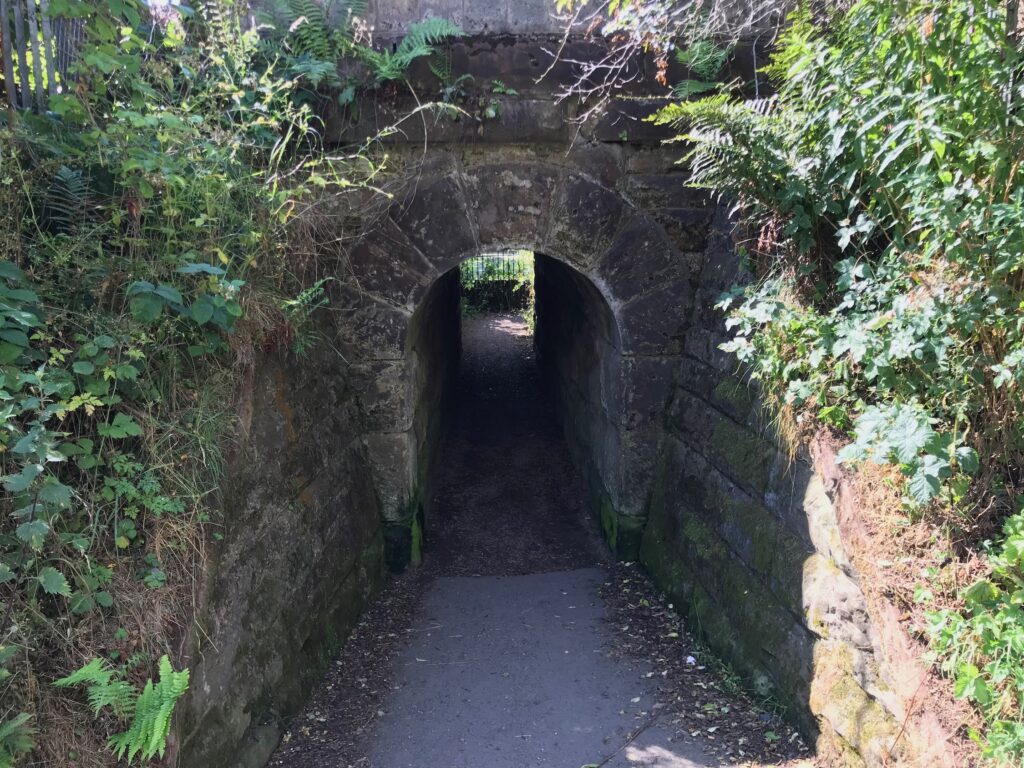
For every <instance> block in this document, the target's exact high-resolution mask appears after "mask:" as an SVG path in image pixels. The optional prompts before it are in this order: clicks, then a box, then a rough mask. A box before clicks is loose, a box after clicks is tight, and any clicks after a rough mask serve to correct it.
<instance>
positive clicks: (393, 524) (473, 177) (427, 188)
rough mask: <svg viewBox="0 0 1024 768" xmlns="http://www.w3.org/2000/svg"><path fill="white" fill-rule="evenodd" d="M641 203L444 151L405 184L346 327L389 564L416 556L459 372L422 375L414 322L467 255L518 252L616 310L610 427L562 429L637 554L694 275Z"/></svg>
mask: <svg viewBox="0 0 1024 768" xmlns="http://www.w3.org/2000/svg"><path fill="white" fill-rule="evenodd" d="M634 198H635V196H633V195H630V194H628V193H626V192H624V191H622V190H619V189H616V188H614V187H611V186H609V185H607V184H605V183H603V182H602V181H601V180H598V179H597V178H595V177H594V176H592V175H591V174H589V173H587V172H586V171H584V170H580V169H577V168H574V167H573V166H572V165H571V164H568V165H566V164H556V163H553V162H525V163H524V162H517V163H512V162H493V161H487V160H485V161H484V162H482V163H480V164H471V163H465V164H464V163H462V162H460V161H458V160H457V159H455V158H454V157H453V156H451V155H448V154H444V155H442V156H440V157H437V158H431V159H430V161H429V162H424V163H421V164H420V166H419V167H418V168H417V169H416V171H415V173H412V174H410V178H409V181H408V183H407V185H406V186H405V187H404V188H403V189H402V191H401V192H400V193H399V194H397V195H396V196H395V200H394V203H393V204H392V205H391V206H390V208H389V209H388V210H387V211H386V213H384V215H382V216H381V217H380V218H379V219H378V220H377V221H376V222H375V223H374V225H373V226H372V227H370V228H369V229H368V230H367V231H366V232H365V234H364V235H363V237H362V238H361V240H360V242H359V243H358V244H357V245H356V247H355V248H354V249H353V250H352V252H351V255H350V258H349V261H348V263H347V272H346V274H345V275H344V279H343V280H342V282H341V284H340V287H339V289H338V290H339V291H341V292H342V293H343V294H344V295H343V296H342V297H340V298H341V300H340V301H338V302H336V306H341V307H344V309H342V310H339V312H340V314H341V317H340V318H339V320H340V322H339V323H338V325H337V328H338V331H339V342H340V343H341V346H342V349H343V352H344V354H346V356H348V357H349V358H350V362H352V363H353V364H354V365H357V366H359V367H361V368H362V369H363V371H364V372H365V377H366V379H367V382H368V385H367V387H366V391H365V394H364V397H363V399H362V407H363V412H364V416H365V425H366V433H365V438H364V439H365V443H366V446H367V449H368V452H369V455H370V460H371V464H372V465H373V466H374V468H375V470H374V473H375V478H374V481H375V485H376V487H377V489H378V493H379V495H380V499H381V503H382V508H383V510H384V514H385V520H386V525H387V529H388V530H389V540H390V542H391V545H390V547H389V549H390V551H391V555H390V557H389V560H390V561H391V564H392V566H393V567H402V564H403V561H404V560H405V559H407V558H406V554H405V553H407V552H411V551H412V550H411V549H410V547H412V548H414V547H413V541H414V540H415V539H416V527H417V519H418V516H419V515H420V513H421V511H422V499H423V498H425V482H426V478H427V477H428V476H429V468H428V465H429V460H428V458H427V457H428V456H429V455H430V453H431V451H432V448H433V445H434V442H435V439H436V438H435V435H436V429H434V427H433V426H432V425H431V424H429V423H428V422H429V419H428V418H426V417H424V416H423V411H424V408H429V407H437V406H438V405H439V404H440V400H439V399H438V397H439V396H438V392H437V390H438V389H439V388H442V389H443V386H444V385H443V381H444V377H445V376H447V375H448V374H447V373H445V371H449V372H450V370H451V367H450V366H442V367H440V368H439V367H437V366H436V365H435V366H434V368H433V370H432V371H430V372H429V373H427V374H425V373H424V372H423V371H422V370H419V371H417V368H416V365H415V364H414V363H413V362H412V361H411V359H410V352H409V350H410V344H413V345H414V346H415V345H416V344H420V343H423V340H422V338H421V330H422V329H421V326H420V325H419V323H418V322H417V312H422V307H423V305H424V302H425V301H426V302H429V300H430V296H431V292H432V291H435V290H437V286H438V285H439V284H443V281H445V280H453V279H457V278H452V277H450V276H451V275H454V274H455V273H454V272H453V270H454V268H455V267H456V266H457V265H458V264H459V263H461V262H462V261H463V260H465V259H466V258H469V257H471V256H474V255H478V254H480V253H482V252H486V251H500V250H512V249H518V248H525V249H529V250H532V251H534V252H535V253H538V254H542V255H543V257H545V258H547V259H550V260H551V262H550V265H549V266H550V269H549V272H551V273H552V274H554V273H555V272H558V271H559V270H558V268H557V267H556V266H553V265H557V264H563V265H565V267H566V269H569V270H571V272H566V273H564V274H563V277H565V275H578V276H579V278H580V279H581V280H582V281H583V282H582V283H580V284H581V285H589V286H592V287H593V292H594V294H593V298H594V300H595V301H596V298H597V297H600V300H601V301H602V302H603V303H604V305H606V306H607V308H608V313H609V318H610V322H611V325H612V327H613V329H614V330H613V332H612V334H611V335H612V337H613V338H612V339H611V346H612V347H614V355H613V357H614V362H613V363H611V364H608V365H606V366H605V368H606V370H602V372H601V377H602V379H603V380H602V382H601V386H600V387H598V388H597V390H599V393H598V394H597V395H595V399H598V400H599V401H600V402H599V404H598V405H597V406H594V408H595V409H598V408H599V409H600V410H601V418H602V419H604V420H606V421H607V422H608V424H609V428H608V429H599V428H596V427H593V425H589V424H586V423H581V422H585V421H586V420H587V419H588V418H589V416H588V415H587V414H586V413H570V412H569V409H565V408H563V418H565V419H566V424H565V426H566V432H567V435H568V436H569V438H570V443H571V445H570V447H571V449H572V450H573V453H574V455H576V456H577V459H578V461H579V463H580V464H581V465H582V467H581V468H582V469H584V470H585V474H586V475H587V478H588V481H589V483H590V487H591V491H592V500H593V505H594V507H595V511H596V512H597V513H598V514H600V517H601V521H602V525H603V527H604V530H605V532H606V534H607V537H608V539H609V542H610V544H611V545H612V546H613V547H614V549H615V550H616V551H617V552H618V553H619V554H621V555H623V556H633V555H635V552H636V549H637V547H638V544H639V536H640V533H641V531H642V528H643V522H644V514H645V506H646V502H647V495H648V491H649V487H650V485H651V480H652V477H651V476H652V474H653V468H654V465H655V462H654V460H653V457H654V456H655V455H656V451H657V443H658V441H659V433H658V429H657V427H658V421H659V420H660V419H661V417H662V416H663V412H664V407H665V402H666V400H667V397H668V393H669V387H670V384H671V378H672V369H673V364H674V362H675V361H676V360H677V359H678V358H679V356H680V355H681V353H682V344H683V338H684V336H685V334H686V330H687V325H688V319H689V318H690V316H691V314H692V312H691V310H692V304H693V297H694V293H695V288H696V282H697V278H698V274H697V272H698V271H699V268H700V264H699V263H698V264H695V263H694V262H693V260H692V259H687V258H685V256H684V255H683V254H682V253H681V252H680V251H679V250H678V249H677V247H676V245H675V244H674V243H673V241H672V239H671V238H670V237H669V235H668V234H667V233H666V231H665V229H664V228H663V226H662V224H661V223H660V222H659V221H658V220H657V218H656V216H655V214H654V213H653V212H652V211H651V210H649V209H646V208H644V207H641V206H640V205H638V201H637V200H636V199H634ZM446 276H449V277H446ZM594 306H596V304H595V305H594ZM437 311H438V312H439V311H440V310H437ZM447 322H451V321H450V319H449V320H448V321H447ZM437 377H441V378H440V380H441V382H442V383H441V384H438V380H437ZM597 390H595V392H596V391H597ZM562 399H563V400H564V399H565V398H564V397H563V398H562ZM430 403H433V406H431V405H429V404H430ZM591 415H593V414H591ZM595 441H597V442H600V445H598V444H595ZM413 556H415V555H413Z"/></svg>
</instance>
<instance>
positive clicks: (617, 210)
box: [543, 173, 632, 271]
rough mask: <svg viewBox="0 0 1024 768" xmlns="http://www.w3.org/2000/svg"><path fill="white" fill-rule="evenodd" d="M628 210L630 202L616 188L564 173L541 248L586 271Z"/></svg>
mask: <svg viewBox="0 0 1024 768" xmlns="http://www.w3.org/2000/svg"><path fill="white" fill-rule="evenodd" d="M631 213H632V206H630V205H629V203H627V202H626V201H625V200H624V199H623V198H622V195H620V194H619V193H618V192H617V191H616V190H614V189H610V188H609V187H606V186H604V185H603V184H600V183H598V182H597V181H595V180H593V179H591V178H590V177H589V176H586V175H584V174H581V173H569V174H566V175H565V177H564V178H563V179H562V183H561V184H560V185H559V187H558V189H557V191H556V193H555V196H554V198H553V201H552V207H551V226H550V228H549V229H548V233H547V237H546V238H545V239H544V241H543V248H544V251H545V252H546V253H551V254H559V255H560V257H561V258H562V259H564V260H566V261H568V262H569V263H570V264H572V265H574V266H575V267H577V268H578V269H580V270H582V271H586V270H588V269H589V268H591V266H592V265H593V264H594V263H595V262H597V261H598V260H599V259H600V258H601V256H602V254H604V253H605V252H606V251H607V250H608V248H609V247H610V246H611V245H612V242H613V240H614V238H615V235H616V233H617V232H618V231H619V225H620V224H621V222H622V219H623V218H624V217H626V216H629V215H630V214H631Z"/></svg>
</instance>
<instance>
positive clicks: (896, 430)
mask: <svg viewBox="0 0 1024 768" xmlns="http://www.w3.org/2000/svg"><path fill="white" fill-rule="evenodd" d="M888 434H889V437H890V439H891V445H892V450H893V452H894V453H895V454H896V458H897V460H898V461H899V462H900V463H901V464H911V463H913V462H914V461H916V460H917V457H918V456H919V455H920V454H921V451H922V449H923V448H924V447H925V445H927V443H928V441H929V440H931V438H932V435H934V434H935V432H934V430H932V428H931V426H930V425H929V424H928V421H927V417H926V416H924V415H923V414H921V413H918V412H917V411H915V410H914V409H912V408H910V407H901V408H900V409H899V410H898V411H897V413H896V418H895V419H894V420H893V422H892V426H891V427H890V428H889V433H888Z"/></svg>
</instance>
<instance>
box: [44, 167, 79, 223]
mask: <svg viewBox="0 0 1024 768" xmlns="http://www.w3.org/2000/svg"><path fill="white" fill-rule="evenodd" d="M88 197H89V185H88V184H87V183H86V181H85V177H84V176H83V175H82V172H81V171H78V170H73V169H71V168H68V167H67V166H66V165H62V166H61V167H60V168H59V169H57V172H56V173H55V174H54V175H53V181H52V182H50V186H49V188H48V189H47V191H46V205H45V209H46V219H47V221H48V222H49V224H50V226H51V227H52V228H53V229H54V230H55V231H57V232H62V233H64V234H70V233H71V232H73V231H74V230H75V228H76V227H77V226H78V223H79V222H80V221H81V217H82V213H83V211H84V210H85V203H86V199H87V198H88Z"/></svg>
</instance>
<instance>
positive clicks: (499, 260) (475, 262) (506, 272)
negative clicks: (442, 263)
mask: <svg viewBox="0 0 1024 768" xmlns="http://www.w3.org/2000/svg"><path fill="white" fill-rule="evenodd" d="M459 269H460V272H459V276H460V278H461V279H462V282H463V284H467V283H478V282H506V281H516V280H529V279H531V278H532V277H533V254H532V253H530V252H529V251H516V252H512V253H485V254H483V255H482V256H475V257H473V258H471V259H466V261H464V262H462V264H461V266H460V268H459Z"/></svg>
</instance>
